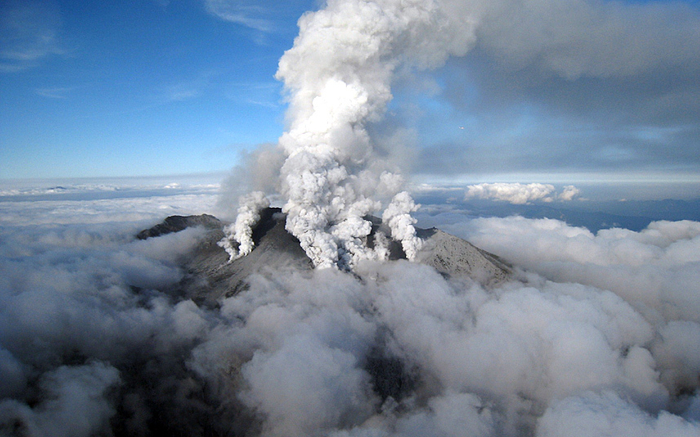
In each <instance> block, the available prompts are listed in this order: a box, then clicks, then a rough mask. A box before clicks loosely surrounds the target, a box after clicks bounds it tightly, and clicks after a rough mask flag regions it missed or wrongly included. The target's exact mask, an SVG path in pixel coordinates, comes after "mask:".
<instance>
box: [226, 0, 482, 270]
mask: <svg viewBox="0 0 700 437" xmlns="http://www.w3.org/2000/svg"><path fill="white" fill-rule="evenodd" d="M450 12H451V8H450V7H448V5H444V4H442V3H441V2H439V1H424V0H413V1H396V0H380V1H376V2H365V1H359V0H358V1H337V0H336V1H330V2H328V4H327V6H326V8H325V9H322V10H320V11H317V12H313V13H307V14H305V15H304V16H302V18H301V19H300V20H299V28H300V32H299V35H298V37H297V38H296V40H295V43H294V47H293V48H292V49H290V50H289V51H287V52H286V53H285V54H284V56H283V57H282V58H281V60H280V63H279V70H278V72H277V78H278V79H280V80H282V81H283V82H284V85H285V89H286V92H287V94H288V99H289V104H290V107H289V110H288V113H287V118H288V129H287V131H286V132H285V133H284V134H283V135H282V137H281V138H280V140H279V145H280V147H281V148H282V149H283V151H284V154H285V156H286V161H285V162H284V164H283V166H282V168H281V174H280V183H279V186H280V191H281V194H282V195H283V197H284V200H285V204H284V207H283V211H284V212H285V213H287V224H286V227H287V230H288V231H289V232H290V233H291V234H293V235H294V236H295V237H297V238H298V239H299V241H300V242H301V245H302V247H303V248H304V250H305V251H306V253H307V255H308V256H309V257H310V258H311V260H312V261H313V262H314V264H315V265H316V267H319V268H325V267H331V266H338V267H341V268H352V266H353V265H355V264H356V262H357V261H358V260H360V259H378V258H381V256H382V255H381V254H380V253H378V252H375V251H373V250H371V249H369V248H368V247H366V245H365V244H363V239H364V238H365V237H367V236H368V235H369V233H370V232H371V229H372V228H371V223H370V222H369V221H367V220H365V219H364V217H365V216H366V215H368V214H371V213H374V212H376V211H380V210H382V209H384V210H385V213H384V219H385V221H386V222H387V223H388V225H389V227H390V229H391V232H392V237H393V238H394V239H396V240H398V241H401V243H402V246H403V248H404V251H405V252H406V255H407V257H408V258H409V259H412V258H413V256H414V255H415V253H416V251H417V249H418V248H419V245H420V240H419V239H418V238H417V237H416V234H415V229H414V228H413V223H414V221H413V219H412V218H411V217H410V213H411V212H413V211H414V210H415V209H416V205H415V203H414V202H413V200H412V199H411V198H410V195H409V194H408V193H406V192H401V186H402V184H403V179H402V177H401V176H400V175H399V174H398V172H397V170H396V169H394V168H390V167H391V166H390V165H389V164H388V163H387V162H385V160H383V159H382V158H381V157H380V156H378V154H377V153H375V151H374V145H373V140H372V138H371V137H370V135H369V133H368V131H367V127H368V125H369V124H371V123H373V122H377V121H379V120H381V118H382V117H383V115H384V113H385V111H386V107H387V104H388V103H389V102H390V100H391V98H392V94H391V83H392V79H393V78H394V75H395V73H396V72H397V70H398V69H399V68H417V69H427V68H435V67H438V66H440V65H442V64H443V63H444V62H445V60H446V59H447V58H448V57H449V56H450V55H463V54H465V53H466V52H467V50H468V49H469V48H470V44H471V42H472V41H473V39H474V37H473V33H472V31H471V29H472V23H471V20H470V18H469V17H468V16H465V15H464V14H452V13H450ZM460 15H461V18H455V17H460ZM384 199H392V200H391V201H389V202H386V201H384V202H383V200H384ZM243 208H244V210H246V211H247V210H254V209H255V206H254V205H252V206H244V207H243ZM242 223H243V222H242ZM245 223H248V224H249V225H252V222H250V221H245ZM248 233H249V232H248ZM240 235H246V232H241V233H240ZM227 237H228V239H229V240H230V239H231V238H233V239H235V240H236V241H238V242H239V243H241V244H244V243H243V241H241V240H239V239H238V238H237V237H236V236H235V235H233V232H232V230H229V232H227ZM225 244H227V243H226V242H225V241H224V242H222V245H225ZM228 244H229V245H230V244H231V243H230V242H229V243H228Z"/></svg>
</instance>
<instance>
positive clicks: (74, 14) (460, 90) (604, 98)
mask: <svg viewBox="0 0 700 437" xmlns="http://www.w3.org/2000/svg"><path fill="white" fill-rule="evenodd" d="M545 3H547V2H545ZM474 4H475V5H477V4H479V2H476V3H474ZM484 4H488V5H489V6H491V5H499V4H500V5H503V10H504V11H508V13H502V14H500V15H499V14H495V13H494V14H493V15H492V16H489V17H487V18H485V19H484V20H483V21H484V22H483V23H480V24H481V26H480V27H478V28H477V32H476V37H477V40H476V43H475V45H474V47H473V48H472V50H471V51H470V52H469V53H468V54H467V56H465V57H463V58H455V59H452V60H450V61H448V63H447V64H446V65H445V66H444V67H442V68H440V69H438V70H437V71H432V72H424V73H417V74H415V75H410V76H402V77H399V78H398V79H397V80H396V81H395V84H394V89H393V92H394V96H395V98H394V101H393V102H392V104H391V105H390V108H389V112H388V115H387V118H386V120H385V125H386V126H391V127H397V126H399V127H403V128H407V129H409V130H410V131H411V132H412V133H413V135H414V136H415V139H414V142H415V145H416V147H417V151H416V152H415V153H414V155H415V156H414V162H413V164H412V167H413V172H414V174H417V175H421V176H423V177H425V178H428V179H430V180H434V181H443V182H449V181H459V180H467V181H469V182H498V181H501V182H516V181H517V182H533V181H537V182H561V183H565V182H592V181H593V182H595V181H623V182H624V181H628V182H631V183H634V182H638V181H646V182H649V181H656V182H659V183H668V182H673V183H690V184H698V183H700V103H699V102H700V79H699V78H700V34H699V33H698V31H697V29H699V28H700V8H699V7H698V5H697V2H693V1H687V2H674V3H668V2H605V1H603V2H593V1H587V0H567V1H565V2H561V3H557V4H561V5H564V6H562V7H561V8H545V9H544V10H536V9H529V8H530V7H531V6H532V5H535V3H519V2H513V1H511V0H501V1H499V2H484ZM523 5H525V6H523ZM581 5H584V7H581ZM318 7H319V5H318V4H317V2H315V1H312V0H293V1H268V2H253V1H235V0H172V1H167V0H160V1H157V0H142V1H134V2H122V1H111V2H99V3H93V2H83V1H71V0H47V1H35V0H24V1H18V0H12V1H6V2H3V5H2V9H3V10H2V14H1V17H2V18H1V19H0V20H1V22H0V96H2V98H1V99H0V178H1V179H8V178H56V177H118V176H153V175H168V174H191V173H207V172H223V171H226V170H228V169H230V168H231V167H232V166H234V165H235V164H236V163H237V162H238V159H239V156H240V152H241V151H245V150H252V149H254V148H255V147H256V145H257V144H260V143H266V142H275V141H276V140H277V138H278V137H279V136H280V135H281V133H282V132H283V130H284V110H285V104H284V102H283V100H282V97H281V91H282V86H281V84H280V83H279V82H278V81H276V80H275V79H274V74H275V72H276V70H277V62H278V60H279V58H280V57H281V55H282V54H283V53H284V51H285V50H286V49H288V48H290V47H291V46H292V44H293V41H294V37H295V36H296V34H297V31H298V30H297V27H296V21H297V19H298V18H299V16H301V14H302V13H303V12H304V11H306V10H313V9H315V8H318ZM496 9H497V8H494V10H496ZM582 11H583V12H582ZM577 14H578V15H577ZM591 16H592V17H595V19H593V21H591V18H590V17H591ZM587 20H588V21H587ZM561 23H568V24H567V25H566V26H564V25H562V24H561ZM379 128H381V126H379Z"/></svg>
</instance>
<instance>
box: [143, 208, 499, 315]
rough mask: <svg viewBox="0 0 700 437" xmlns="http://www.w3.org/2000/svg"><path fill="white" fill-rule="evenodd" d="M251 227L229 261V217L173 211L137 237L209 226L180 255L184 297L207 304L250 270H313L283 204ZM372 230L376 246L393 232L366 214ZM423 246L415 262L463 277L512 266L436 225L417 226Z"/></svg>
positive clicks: (487, 277)
mask: <svg viewBox="0 0 700 437" xmlns="http://www.w3.org/2000/svg"><path fill="white" fill-rule="evenodd" d="M260 217H261V218H260V220H259V221H258V223H257V224H256V226H255V227H254V228H253V241H254V243H255V248H254V249H253V251H252V252H251V253H250V254H248V255H246V256H244V257H241V258H238V259H234V260H233V261H230V262H229V255H228V254H227V253H226V251H225V250H224V249H223V248H221V247H220V246H219V245H218V244H217V243H218V242H219V241H220V240H221V239H222V238H223V237H224V233H223V227H224V226H225V223H224V222H222V221H220V220H219V219H217V218H216V217H213V216H211V215H206V214H204V215H198V216H184V217H183V216H171V217H168V218H166V219H165V220H164V221H163V222H162V223H160V224H158V225H156V226H154V227H152V228H150V229H146V230H143V231H141V232H140V233H139V234H138V235H137V237H138V238H139V239H147V238H154V237H158V236H161V235H165V234H169V233H172V232H178V231H182V230H184V229H186V228H188V227H194V226H199V227H202V228H204V229H205V230H206V233H205V235H204V237H203V239H202V241H201V243H200V244H199V245H198V246H197V247H196V248H195V249H194V250H193V251H192V253H190V254H189V256H187V257H185V259H184V260H183V261H182V267H183V268H184V269H185V271H186V272H187V275H186V278H185V280H184V281H185V283H184V284H183V287H182V289H184V290H187V291H186V292H185V293H186V296H185V297H186V298H189V299H192V300H193V301H194V302H196V303H197V304H200V305H204V306H207V307H215V306H217V305H218V302H220V301H221V299H223V298H226V297H231V296H234V295H236V294H238V293H239V292H241V291H242V290H245V289H246V288H247V287H248V279H249V278H250V277H251V275H254V274H261V275H268V274H272V273H273V272H279V271H290V272H291V271H310V270H312V269H313V268H314V267H313V263H312V262H311V259H309V258H308V256H307V255H306V253H305V252H304V250H303V249H302V247H301V245H300V244H299V240H298V239H297V238H295V237H294V236H293V235H292V234H290V233H289V232H287V230H286V229H285V220H286V214H284V213H282V210H281V209H280V208H265V209H264V210H262V211H261V214H260ZM366 219H367V220H369V221H371V223H372V232H371V234H370V235H369V236H368V237H367V239H366V241H364V243H365V244H366V245H367V246H369V247H373V246H374V243H375V242H374V240H375V236H376V235H377V233H378V232H380V231H381V232H382V233H384V234H385V235H390V231H389V229H388V228H387V226H386V225H385V224H384V223H382V221H381V219H379V218H377V217H371V216H370V217H366ZM417 235H418V237H420V238H421V239H422V240H423V247H422V249H421V250H420V252H419V253H418V256H417V257H416V262H419V263H422V264H426V265H429V266H431V267H433V268H435V270H437V271H438V272H440V273H441V274H442V275H444V276H446V277H450V278H463V279H468V280H473V281H476V282H478V283H480V284H481V285H482V286H484V287H486V288H491V287H493V286H495V285H498V284H499V283H501V282H503V281H505V280H506V279H507V278H508V277H509V276H510V274H511V272H512V270H511V266H510V265H509V264H507V263H506V262H505V261H503V260H502V259H501V258H499V257H498V256H496V255H494V254H492V253H489V252H487V251H485V250H482V249H479V248H478V247H476V246H474V245H473V244H471V243H469V242H468V241H466V240H463V239H461V238H459V237H456V236H454V235H450V234H448V233H446V232H443V231H441V230H439V229H437V228H430V229H420V228H417ZM402 259H403V260H405V259H406V254H405V253H404V251H403V249H402V248H401V244H400V243H399V242H397V241H395V240H390V242H389V262H395V261H397V260H402Z"/></svg>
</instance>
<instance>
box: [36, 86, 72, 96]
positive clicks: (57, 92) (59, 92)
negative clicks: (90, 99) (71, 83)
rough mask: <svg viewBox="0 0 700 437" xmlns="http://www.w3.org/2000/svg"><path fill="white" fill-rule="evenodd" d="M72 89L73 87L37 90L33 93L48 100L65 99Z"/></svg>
mask: <svg viewBox="0 0 700 437" xmlns="http://www.w3.org/2000/svg"><path fill="white" fill-rule="evenodd" d="M74 89H75V87H53V88H37V89H35V90H34V92H35V93H36V94H37V95H40V96H42V97H48V98H49V99H65V98H66V97H68V94H70V93H71V92H72V91H73V90H74Z"/></svg>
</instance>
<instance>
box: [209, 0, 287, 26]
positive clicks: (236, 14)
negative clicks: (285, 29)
mask: <svg viewBox="0 0 700 437" xmlns="http://www.w3.org/2000/svg"><path fill="white" fill-rule="evenodd" d="M204 6H205V8H206V10H207V12H209V13H210V14H212V15H214V16H216V17H218V18H220V19H222V20H224V21H229V22H231V23H236V24H240V25H242V26H246V27H249V28H251V29H255V30H258V31H260V32H264V33H267V32H271V31H273V30H274V28H275V26H274V24H273V22H272V21H271V20H268V19H266V18H261V15H263V14H265V12H266V10H265V8H262V7H260V6H258V5H256V4H245V3H244V2H241V1H236V0H205V3H204Z"/></svg>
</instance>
